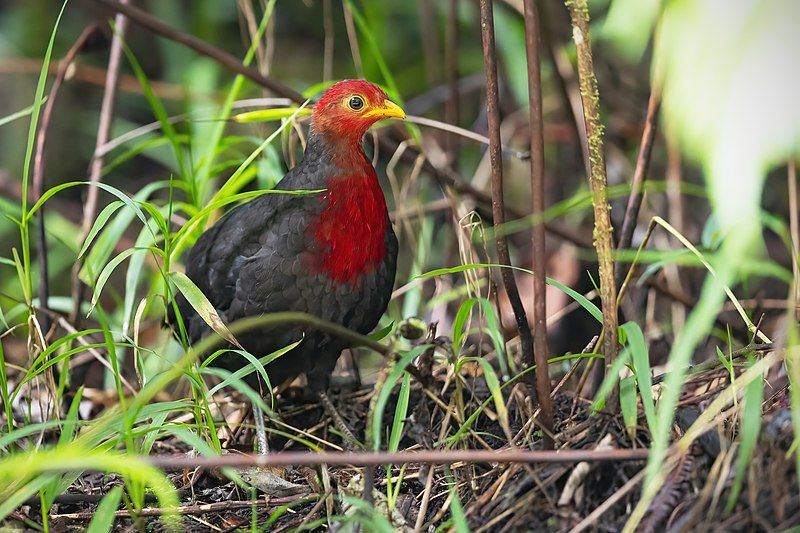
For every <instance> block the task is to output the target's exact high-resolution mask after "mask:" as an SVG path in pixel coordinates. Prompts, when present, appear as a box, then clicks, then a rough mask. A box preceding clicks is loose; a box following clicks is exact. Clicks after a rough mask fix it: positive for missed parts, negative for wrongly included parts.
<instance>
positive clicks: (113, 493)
mask: <svg viewBox="0 0 800 533" xmlns="http://www.w3.org/2000/svg"><path fill="white" fill-rule="evenodd" d="M121 500H122V487H119V486H117V487H114V488H112V489H111V490H110V491H109V492H108V494H106V495H105V496H104V497H103V499H102V500H100V504H99V505H98V506H97V509H95V511H94V516H93V517H92V521H91V522H89V526H88V527H87V528H86V533H107V532H108V531H111V529H112V527H114V519H115V518H116V517H115V516H114V513H115V512H116V511H117V508H118V507H119V502H120V501H121Z"/></svg>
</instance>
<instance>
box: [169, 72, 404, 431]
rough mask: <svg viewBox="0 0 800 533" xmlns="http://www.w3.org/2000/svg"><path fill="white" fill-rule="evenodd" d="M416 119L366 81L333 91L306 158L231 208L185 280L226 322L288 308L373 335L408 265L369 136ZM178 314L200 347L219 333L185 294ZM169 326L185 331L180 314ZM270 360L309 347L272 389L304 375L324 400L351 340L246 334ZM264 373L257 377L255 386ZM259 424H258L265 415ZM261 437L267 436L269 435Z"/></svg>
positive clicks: (229, 359)
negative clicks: (266, 189) (367, 146)
mask: <svg viewBox="0 0 800 533" xmlns="http://www.w3.org/2000/svg"><path fill="white" fill-rule="evenodd" d="M390 118H396V119H404V118H405V112H404V111H403V110H402V108H401V107H400V106H398V105H397V104H395V103H394V102H392V101H391V100H390V99H389V97H388V96H387V95H386V93H385V92H384V91H383V90H381V89H380V88H379V87H378V86H376V85H374V84H372V83H370V82H368V81H365V80H343V81H339V82H337V83H335V84H333V85H331V86H330V87H329V88H328V89H327V90H326V91H325V92H324V93H323V95H322V96H321V98H320V99H319V101H318V102H317V103H316V104H315V105H314V108H313V112H312V115H311V124H310V128H309V132H308V136H307V142H306V148H305V151H304V154H303V157H302V159H301V160H300V161H299V162H298V164H297V165H296V166H294V167H293V168H292V169H291V170H289V172H288V173H287V174H286V175H285V176H284V177H283V178H282V179H281V180H280V181H279V182H278V184H277V185H276V187H275V188H276V189H278V190H284V191H320V192H318V193H316V194H302V195H290V194H279V193H277V194H264V195H262V196H259V197H258V198H256V199H254V200H251V201H249V202H247V203H244V204H241V205H239V206H237V207H235V208H234V209H232V210H230V211H229V212H228V213H227V214H226V215H225V216H223V217H222V218H221V219H220V220H219V221H217V222H216V223H215V224H214V225H213V226H211V227H210V228H208V229H207V230H206V231H205V232H204V233H203V234H202V235H201V236H200V237H199V239H198V240H197V241H196V243H195V244H194V246H193V247H192V248H191V250H190V251H189V252H188V255H187V256H186V260H185V265H186V269H185V273H186V276H187V277H188V278H189V279H191V280H192V281H193V282H194V283H195V285H197V287H198V288H199V289H200V290H201V291H202V292H203V293H204V295H205V296H206V297H207V298H208V300H209V301H210V303H211V304H212V305H213V306H214V308H215V310H216V311H217V313H218V314H219V316H220V318H221V319H222V320H223V321H224V322H225V323H226V324H231V323H233V322H235V321H236V320H239V319H242V318H245V317H253V316H260V315H263V314H266V313H274V312H280V311H299V312H305V313H308V314H311V315H314V316H316V317H319V318H321V319H324V320H327V321H329V322H333V323H336V324H340V325H342V326H345V327H347V328H349V329H351V330H354V331H356V332H359V333H362V334H367V333H369V332H370V331H372V329H373V328H375V326H376V325H377V323H378V321H379V319H380V317H381V316H382V315H383V313H384V312H385V310H386V308H387V306H388V303H389V299H390V297H391V293H392V289H393V286H394V281H395V275H396V270H397V255H398V241H397V237H396V235H395V232H394V230H393V228H392V224H391V221H390V219H389V215H388V210H387V207H386V200H385V198H384V194H383V190H382V189H381V186H380V183H379V181H378V176H377V173H376V171H375V168H374V167H373V165H372V162H371V161H370V159H369V158H368V157H367V155H366V154H365V153H364V149H363V145H362V143H363V136H364V134H365V133H366V132H367V130H368V129H369V128H370V127H371V126H372V125H373V124H374V123H376V122H377V121H379V120H383V119H390ZM176 303H177V307H178V309H179V311H180V314H181V318H182V320H183V323H184V327H185V330H186V333H187V336H188V340H189V342H190V343H192V344H193V343H195V342H197V341H198V340H200V339H201V338H203V337H205V336H206V335H209V334H211V333H212V330H211V328H210V327H209V326H208V325H207V324H206V323H205V321H204V320H203V319H202V318H201V316H200V315H199V314H198V313H197V312H196V311H195V309H194V308H193V307H192V306H191V305H190V304H189V302H188V301H187V300H186V299H185V298H183V297H182V296H180V295H179V296H178V297H176ZM167 320H168V322H169V323H171V324H172V325H173V329H175V324H176V317H175V316H174V315H173V314H172V313H170V316H169V317H168V319H167ZM236 338H237V340H238V341H239V343H240V344H241V346H242V347H244V348H245V349H246V350H247V351H248V352H250V353H251V354H253V355H254V356H256V357H263V356H266V355H268V354H270V353H273V352H275V351H277V350H279V349H281V348H284V347H286V346H289V345H291V344H292V343H294V342H297V341H300V342H299V344H298V345H297V346H296V347H294V348H293V349H291V350H290V351H289V352H287V353H285V354H283V355H282V356H280V357H278V358H277V359H275V360H274V361H272V362H271V363H270V364H268V365H267V366H266V367H265V369H266V371H267V375H268V376H269V379H270V382H271V384H272V385H279V384H281V383H283V382H286V381H288V380H289V379H291V378H295V377H297V376H299V375H300V374H304V375H305V376H306V378H307V382H308V387H309V388H310V390H311V391H313V392H316V393H322V394H324V393H325V391H326V390H327V388H328V386H329V384H330V378H331V374H332V372H333V369H334V367H335V365H336V361H337V359H338V358H339V355H340V354H341V352H342V350H343V349H345V348H347V347H348V343H347V342H346V341H343V340H341V339H340V338H337V337H335V336H333V335H331V334H329V333H325V332H322V331H314V330H308V329H307V328H306V329H304V328H303V327H302V326H297V325H283V326H273V327H269V328H262V329H257V330H252V331H249V332H246V333H243V334H239V335H237V337H236ZM210 364H211V365H213V366H217V367H220V368H224V369H226V370H228V371H231V372H234V371H236V370H239V369H241V368H243V367H244V366H245V365H248V364H250V363H249V362H248V361H247V359H245V358H244V357H242V356H241V355H239V354H236V353H235V352H234V351H231V352H229V353H225V354H223V355H221V356H219V357H217V358H215V359H214V360H213V361H212V362H211V363H210ZM258 375H259V373H258V372H251V373H250V374H249V375H248V376H247V379H246V381H247V383H248V384H250V385H251V386H255V385H260V384H259V383H258V379H259V378H258ZM256 422H257V424H256V425H257V426H258V420H257V421H256ZM259 438H260V437H259Z"/></svg>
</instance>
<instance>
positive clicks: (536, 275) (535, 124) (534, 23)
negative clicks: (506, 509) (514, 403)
mask: <svg viewBox="0 0 800 533" xmlns="http://www.w3.org/2000/svg"><path fill="white" fill-rule="evenodd" d="M524 5H525V52H526V54H527V57H528V101H529V104H530V108H531V200H532V203H533V216H534V217H537V216H541V214H542V213H543V212H544V122H543V119H542V75H541V72H540V63H539V37H540V32H539V14H538V13H537V11H536V6H534V4H533V0H525V3H524ZM545 269H546V261H545V235H544V224H543V223H541V222H539V223H537V224H535V225H534V226H533V357H534V360H533V361H527V363H528V364H535V365H536V396H537V397H538V398H539V406H540V408H541V414H540V415H539V420H541V422H542V425H543V426H544V437H543V438H542V445H543V446H544V448H545V449H546V450H550V449H552V448H553V444H554V443H553V439H552V438H551V437H550V435H551V434H552V433H553V400H552V399H551V398H550V390H551V386H550V374H549V368H548V365H547V298H546V294H547V292H546V285H545V273H546V272H545Z"/></svg>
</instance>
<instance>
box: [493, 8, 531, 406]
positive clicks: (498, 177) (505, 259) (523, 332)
mask: <svg viewBox="0 0 800 533" xmlns="http://www.w3.org/2000/svg"><path fill="white" fill-rule="evenodd" d="M480 10H481V42H482V43H483V64H484V70H485V72H486V115H487V118H488V122H489V161H490V163H491V167H492V218H493V219H494V220H493V222H494V227H495V228H497V227H498V226H501V225H502V224H503V223H505V218H506V214H505V205H504V201H503V159H502V147H501V142H500V109H499V96H498V89H497V62H496V58H497V54H496V51H495V44H494V17H493V14H492V0H481V2H480ZM495 245H496V246H497V259H498V261H499V263H500V264H502V265H506V266H511V257H510V255H509V252H508V240H507V239H506V237H505V236H504V235H497V236H496V238H495ZM500 275H501V277H502V279H503V285H504V286H505V289H506V294H507V295H508V299H509V301H510V302H511V308H512V309H513V310H514V318H515V319H516V322H517V330H518V331H519V337H520V349H521V351H522V360H523V361H525V363H526V364H529V365H530V364H532V363H533V337H532V335H531V328H530V326H529V325H528V318H527V317H526V316H525V308H524V307H523V305H522V299H521V298H520V296H519V290H518V289H517V282H516V280H515V279H514V271H513V270H512V269H510V268H502V269H500ZM534 391H535V384H534V383H531V392H532V393H533V392H534Z"/></svg>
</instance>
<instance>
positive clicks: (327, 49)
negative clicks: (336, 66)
mask: <svg viewBox="0 0 800 533" xmlns="http://www.w3.org/2000/svg"><path fill="white" fill-rule="evenodd" d="M322 31H323V33H324V34H325V38H324V39H325V40H324V44H323V52H322V81H328V80H330V79H332V78H333V51H334V44H335V41H334V39H335V35H336V33H335V30H334V26H333V6H332V5H331V0H322Z"/></svg>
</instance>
